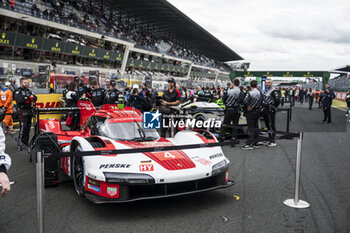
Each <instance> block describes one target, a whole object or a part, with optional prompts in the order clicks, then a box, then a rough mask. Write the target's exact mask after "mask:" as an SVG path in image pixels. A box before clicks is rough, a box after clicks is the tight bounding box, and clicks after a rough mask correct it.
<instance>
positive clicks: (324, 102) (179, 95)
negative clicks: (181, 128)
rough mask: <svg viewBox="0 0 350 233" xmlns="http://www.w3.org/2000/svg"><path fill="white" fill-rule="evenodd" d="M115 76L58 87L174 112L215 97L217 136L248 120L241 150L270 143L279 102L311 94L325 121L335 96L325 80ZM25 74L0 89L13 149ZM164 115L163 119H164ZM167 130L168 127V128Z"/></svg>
mask: <svg viewBox="0 0 350 233" xmlns="http://www.w3.org/2000/svg"><path fill="white" fill-rule="evenodd" d="M116 84H117V83H116V81H115V80H111V81H110V82H109V85H108V89H107V90H105V89H103V88H101V87H100V86H99V85H98V82H97V80H92V81H91V82H90V84H89V86H87V85H85V84H84V82H83V81H82V79H81V78H79V77H76V78H75V81H73V82H71V83H70V84H69V85H68V86H67V90H66V91H65V92H64V93H63V95H64V100H65V106H66V107H77V104H78V101H79V100H85V101H91V102H92V103H93V105H94V106H95V107H100V106H102V105H104V104H117V105H118V107H120V108H123V106H130V107H134V108H136V109H139V110H140V111H141V112H144V111H150V110H152V109H155V108H157V109H159V110H160V111H161V112H162V113H163V114H164V113H166V114H173V113H176V110H175V109H174V108H171V106H178V105H179V104H180V103H183V102H185V101H189V100H191V101H208V102H216V103H217V104H218V105H220V106H221V107H223V108H225V114H224V119H223V122H222V123H223V124H222V127H221V129H220V134H219V138H218V139H219V141H221V142H222V141H224V140H225V139H227V134H226V133H227V131H231V132H232V133H231V134H229V135H230V136H229V137H230V140H231V141H236V140H237V137H238V129H239V128H240V127H239V123H238V122H239V118H240V116H241V114H243V115H244V116H245V117H246V120H247V126H248V140H247V144H246V145H244V146H242V147H241V149H243V150H253V149H258V148H259V146H260V145H265V146H269V147H274V146H276V145H277V144H276V142H275V135H276V133H275V132H276V122H275V121H276V120H275V119H276V111H277V108H278V107H279V106H280V105H284V104H285V103H286V102H289V103H290V104H291V105H292V106H293V105H295V102H300V104H302V103H303V102H304V101H305V99H306V100H307V101H308V103H309V109H312V103H313V101H314V100H315V101H316V102H318V103H319V104H320V107H322V108H323V111H324V119H323V121H322V122H323V123H328V124H330V123H331V105H332V100H333V99H334V98H335V94H334V91H333V90H332V88H331V87H330V86H329V85H328V84H327V85H326V88H325V91H318V90H311V89H309V90H306V89H303V88H301V87H299V88H275V87H273V85H272V80H271V79H267V80H266V88H265V89H261V88H260V87H258V85H257V81H255V80H253V81H251V82H250V85H247V86H243V85H241V84H240V81H239V80H238V79H235V80H234V81H233V82H232V84H231V83H230V82H229V83H227V87H226V88H223V87H217V88H214V87H206V88H202V87H201V86H197V87H196V88H186V87H181V86H180V85H178V84H176V81H175V79H174V78H169V79H168V87H167V88H166V90H164V91H163V95H162V96H161V97H160V96H159V95H158V90H156V89H154V88H153V89H149V88H147V86H146V84H142V86H141V88H140V87H139V86H138V85H133V86H130V87H128V88H126V89H124V90H118V89H117V87H116V86H117V85H116ZM28 87H29V79H28V78H25V77H23V78H21V79H20V86H19V87H17V86H16V85H15V83H11V82H6V83H5V84H4V85H3V89H2V90H1V91H0V96H1V100H0V109H1V112H2V113H5V114H0V116H2V118H1V121H2V122H3V123H4V125H5V126H6V129H7V132H8V133H13V132H14V131H13V120H12V116H11V114H12V113H13V108H12V100H15V101H16V105H17V109H18V113H19V121H20V132H19V144H18V150H22V149H23V147H28V146H29V132H30V128H31V123H32V121H31V120H32V117H33V108H34V107H35V102H36V100H37V97H36V96H35V95H34V94H33V93H32V92H31V91H30V90H29V88H28ZM346 103H347V112H346V116H349V110H350V89H349V91H348V93H347V95H346ZM260 118H263V120H264V123H265V127H264V128H265V129H268V130H269V131H268V132H269V133H268V135H269V137H268V141H267V142H259V140H258V136H259V124H258V121H259V119H260ZM79 119H80V117H79V113H77V112H69V113H68V116H67V119H66V124H67V125H68V126H69V127H70V129H71V130H77V129H79V127H81V126H80V125H79V121H80V120H79ZM167 120H168V121H169V119H167ZM168 130H169V129H167V128H162V129H161V136H162V137H166V136H167V133H168V132H167V131H168ZM169 133H170V132H169ZM4 139H5V136H4V133H3V132H2V129H1V130H0V184H1V185H2V187H3V188H2V192H1V194H3V195H5V194H6V193H7V192H8V191H9V190H10V184H9V179H8V177H7V174H6V172H7V170H8V169H9V167H10V165H11V159H10V158H9V156H8V155H6V154H5V152H4V151H5V148H3V146H4V145H5V143H2V142H1V141H2V140H4Z"/></svg>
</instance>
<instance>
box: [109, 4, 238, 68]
mask: <svg viewBox="0 0 350 233" xmlns="http://www.w3.org/2000/svg"><path fill="white" fill-rule="evenodd" d="M108 4H109V6H110V7H112V8H115V9H116V10H117V11H119V12H122V13H126V14H127V15H128V16H129V17H133V18H136V19H138V20H140V21H141V22H142V23H143V24H144V25H147V26H148V27H149V26H151V27H153V28H155V29H158V30H159V31H161V32H164V33H167V34H169V35H170V36H171V37H172V38H174V39H175V40H178V41H181V42H183V43H184V44H186V45H188V46H189V47H190V48H194V49H195V50H197V51H199V52H200V53H201V54H203V55H205V56H207V57H209V58H211V59H214V60H217V61H222V62H224V61H234V60H243V58H242V57H241V56H240V55H238V54H237V53H236V52H234V51H233V50H232V49H230V48H229V47H228V46H226V45H225V44H224V43H222V42H221V41H220V40H218V39H217V38H216V37H214V36H213V35H212V34H210V33H209V32H208V31H206V30H205V29H204V28H202V27H201V26H199V25H198V24H197V23H196V22H194V21H193V20H191V19H190V18H189V17H188V16H186V15H185V14H183V13H182V12H181V11H180V10H178V9H177V8H176V7H174V6H173V5H171V4H170V3H169V2H167V1H166V0H147V1H146V0H127V1H125V0H108Z"/></svg>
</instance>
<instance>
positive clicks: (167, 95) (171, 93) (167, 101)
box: [160, 78, 181, 138]
mask: <svg viewBox="0 0 350 233" xmlns="http://www.w3.org/2000/svg"><path fill="white" fill-rule="evenodd" d="M168 85H169V88H168V89H167V90H166V91H164V94H163V96H162V99H163V101H162V103H161V107H160V111H161V112H162V113H163V114H174V113H175V112H174V110H173V109H171V108H169V107H170V106H178V105H179V104H180V98H181V93H180V91H179V90H176V89H175V85H176V83H175V79H174V78H169V79H168ZM169 120H170V119H169V118H168V117H165V118H164V122H165V124H166V125H169ZM167 130H168V129H167V128H164V127H163V125H162V128H161V133H160V135H161V137H163V138H165V137H166V132H167Z"/></svg>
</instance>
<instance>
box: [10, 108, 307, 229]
mask: <svg viewBox="0 0 350 233" xmlns="http://www.w3.org/2000/svg"><path fill="white" fill-rule="evenodd" d="M54 111H58V112H62V111H79V108H54V109H52V108H50V109H47V108H45V109H36V110H35V114H36V117H35V118H36V124H37V125H38V122H39V121H38V120H39V114H42V113H43V114H45V112H50V113H52V112H54ZM281 111H287V112H289V109H283V110H281ZM47 114H48V113H47ZM287 117H288V118H287V119H289V117H290V114H287ZM288 122H289V121H288ZM3 127H4V126H3ZM223 127H228V128H238V129H242V130H244V129H248V127H245V126H232V125H223ZM287 129H288V130H289V127H287ZM253 130H254V131H257V132H265V133H275V134H276V137H275V139H276V140H283V139H289V140H291V139H294V138H298V147H297V148H298V149H297V163H296V177H295V195H294V199H288V200H286V201H285V202H284V204H286V205H287V206H290V207H293V208H307V207H309V206H310V205H309V204H308V203H307V202H305V201H302V200H300V199H299V192H300V173H301V169H300V167H301V154H302V153H301V152H302V140H303V133H302V132H300V133H292V132H284V131H272V130H263V129H253ZM35 131H36V132H37V133H39V134H41V133H43V132H40V130H39V127H38V126H37V127H36V128H35ZM10 137H11V138H13V139H14V140H15V141H16V142H17V143H18V142H19V139H18V138H16V137H15V136H14V135H11V134H10ZM269 140H270V139H269V138H268V137H262V138H258V140H257V141H258V142H264V141H269ZM241 143H247V140H236V141H223V142H213V143H203V144H189V145H177V146H162V147H156V148H136V149H120V150H101V151H84V152H60V151H59V152H44V151H42V150H35V149H33V148H32V147H27V146H25V148H24V149H25V151H26V152H27V153H28V154H30V155H34V154H35V158H36V160H35V161H36V183H37V185H36V191H37V221H38V232H39V233H43V232H45V219H44V211H45V208H44V187H45V185H44V184H45V183H44V182H45V179H44V175H45V169H44V165H45V160H46V159H49V158H50V159H59V158H64V157H81V156H99V155H113V154H130V153H144V152H159V151H168V150H185V149H196V148H205V147H217V146H235V145H236V144H241ZM33 145H35V142H34V143H32V146H33Z"/></svg>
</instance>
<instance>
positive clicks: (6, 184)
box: [0, 127, 11, 196]
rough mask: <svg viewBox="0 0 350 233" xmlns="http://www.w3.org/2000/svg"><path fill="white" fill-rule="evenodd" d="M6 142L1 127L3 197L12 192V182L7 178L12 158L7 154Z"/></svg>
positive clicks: (0, 166)
mask: <svg viewBox="0 0 350 233" xmlns="http://www.w3.org/2000/svg"><path fill="white" fill-rule="evenodd" d="M5 140H6V137H5V134H4V132H3V131H2V128H1V127H0V185H1V187H2V189H1V193H0V194H1V195H2V196H5V195H6V194H7V193H8V192H9V191H10V190H11V187H10V181H9V178H8V176H7V171H8V170H9V168H10V166H11V158H10V156H8V155H7V154H6V153H5V147H6V144H5Z"/></svg>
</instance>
